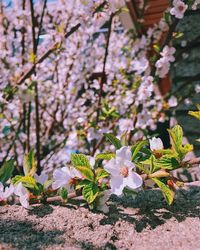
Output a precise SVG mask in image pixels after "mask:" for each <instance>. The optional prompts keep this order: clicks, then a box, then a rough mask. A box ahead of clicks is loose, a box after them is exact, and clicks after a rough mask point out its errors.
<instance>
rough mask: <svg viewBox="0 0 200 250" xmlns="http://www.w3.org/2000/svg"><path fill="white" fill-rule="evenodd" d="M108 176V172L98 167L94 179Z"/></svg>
mask: <svg viewBox="0 0 200 250" xmlns="http://www.w3.org/2000/svg"><path fill="white" fill-rule="evenodd" d="M108 176H109V173H108V172H106V170H105V169H102V168H98V169H97V170H96V180H97V181H98V180H100V179H103V178H107V177H108Z"/></svg>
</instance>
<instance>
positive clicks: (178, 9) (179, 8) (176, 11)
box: [170, 0, 188, 19]
mask: <svg viewBox="0 0 200 250" xmlns="http://www.w3.org/2000/svg"><path fill="white" fill-rule="evenodd" d="M173 6H174V7H173V8H172V9H171V10H170V14H171V15H174V16H175V17H176V18H178V19H182V18H183V17H184V13H185V11H186V10H187V8H188V5H187V4H185V3H184V2H183V1H182V0H173Z"/></svg>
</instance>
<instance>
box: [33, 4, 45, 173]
mask: <svg viewBox="0 0 200 250" xmlns="http://www.w3.org/2000/svg"><path fill="white" fill-rule="evenodd" d="M30 8H31V20H32V41H33V54H34V56H35V57H36V56H37V47H38V40H39V36H40V34H39V33H38V37H37V40H36V33H35V26H36V25H35V16H34V3H33V0H30ZM43 12H44V11H43ZM43 15H44V14H43ZM42 19H43V17H42ZM40 25H42V24H41V23H40ZM40 30H41V27H40ZM34 64H35V62H34ZM34 74H35V76H36V71H35V68H34ZM35 129H36V159H37V173H38V174H40V173H41V166H40V113H39V97H38V83H37V81H36V82H35Z"/></svg>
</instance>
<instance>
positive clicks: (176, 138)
mask: <svg viewBox="0 0 200 250" xmlns="http://www.w3.org/2000/svg"><path fill="white" fill-rule="evenodd" d="M168 132H169V135H170V138H171V140H172V146H173V147H174V148H175V149H176V151H177V152H178V150H179V147H180V146H182V142H183V130H182V128H181V126H179V125H176V126H175V127H173V128H172V129H168Z"/></svg>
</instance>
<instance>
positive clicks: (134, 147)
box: [131, 141, 147, 161]
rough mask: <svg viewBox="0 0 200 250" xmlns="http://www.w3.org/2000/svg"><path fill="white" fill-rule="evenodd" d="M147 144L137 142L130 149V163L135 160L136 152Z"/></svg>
mask: <svg viewBox="0 0 200 250" xmlns="http://www.w3.org/2000/svg"><path fill="white" fill-rule="evenodd" d="M146 144H147V141H139V142H137V143H136V144H135V145H133V146H132V147H131V152H132V161H134V160H135V158H136V157H137V154H138V152H139V151H140V150H141V148H142V147H143V146H145V145H146Z"/></svg>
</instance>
